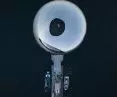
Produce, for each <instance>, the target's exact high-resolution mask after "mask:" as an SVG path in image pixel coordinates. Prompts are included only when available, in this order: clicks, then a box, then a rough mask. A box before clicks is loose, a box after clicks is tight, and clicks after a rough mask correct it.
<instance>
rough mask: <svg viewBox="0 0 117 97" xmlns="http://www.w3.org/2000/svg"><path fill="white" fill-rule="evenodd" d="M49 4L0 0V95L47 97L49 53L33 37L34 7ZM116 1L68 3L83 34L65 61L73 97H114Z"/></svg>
mask: <svg viewBox="0 0 117 97" xmlns="http://www.w3.org/2000/svg"><path fill="white" fill-rule="evenodd" d="M48 1H50V0H14V1H13V0H1V1H0V97H46V96H45V94H44V89H43V84H44V78H43V76H44V72H45V70H47V69H50V66H51V64H52V61H51V57H50V54H49V53H47V52H45V51H44V50H43V49H41V48H40V47H39V46H38V44H37V43H36V41H35V39H34V37H33V31H32V24H33V19H34V16H35V14H36V12H37V11H38V9H39V8H40V7H41V6H42V5H44V4H45V3H47V2H48ZM115 1H116V0H72V2H74V3H75V4H77V5H78V6H79V7H80V8H81V9H82V11H83V12H84V14H85V16H86V19H87V25H88V27H87V34H86V37H85V39H84V41H83V43H82V44H81V45H80V46H79V48H78V49H76V50H75V51H73V52H71V53H69V54H66V55H65V57H64V62H63V63H64V65H65V67H67V68H69V67H71V68H72V85H73V86H72V97H117V3H116V2H115Z"/></svg>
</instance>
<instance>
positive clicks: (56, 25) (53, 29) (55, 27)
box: [50, 18, 65, 36]
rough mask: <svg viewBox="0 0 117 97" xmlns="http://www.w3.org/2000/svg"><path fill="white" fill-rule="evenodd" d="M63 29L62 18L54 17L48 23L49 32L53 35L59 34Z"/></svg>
mask: <svg viewBox="0 0 117 97" xmlns="http://www.w3.org/2000/svg"><path fill="white" fill-rule="evenodd" d="M64 30H65V23H64V21H63V20H61V19H58V18H55V19H54V20H52V21H51V23H50V33H51V35H53V36H59V35H61V34H62V33H63V32H64Z"/></svg>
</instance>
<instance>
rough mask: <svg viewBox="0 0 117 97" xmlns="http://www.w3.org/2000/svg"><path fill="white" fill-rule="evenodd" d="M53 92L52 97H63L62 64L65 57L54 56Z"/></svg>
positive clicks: (52, 57)
mask: <svg viewBox="0 0 117 97" xmlns="http://www.w3.org/2000/svg"><path fill="white" fill-rule="evenodd" d="M51 59H52V61H53V63H54V64H53V65H52V84H51V85H52V90H51V97H63V68H62V66H61V62H62V60H63V55H52V56H51Z"/></svg>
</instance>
